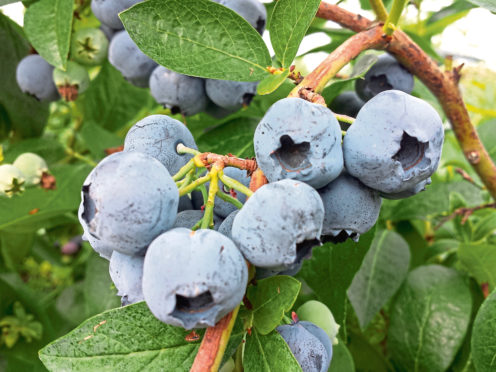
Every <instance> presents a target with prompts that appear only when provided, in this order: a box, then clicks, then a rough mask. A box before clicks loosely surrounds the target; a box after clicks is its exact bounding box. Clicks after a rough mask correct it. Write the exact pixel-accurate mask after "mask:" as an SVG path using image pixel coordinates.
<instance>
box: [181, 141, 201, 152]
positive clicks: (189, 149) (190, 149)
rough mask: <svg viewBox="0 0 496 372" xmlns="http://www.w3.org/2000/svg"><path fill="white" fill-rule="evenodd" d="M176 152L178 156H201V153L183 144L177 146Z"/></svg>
mask: <svg viewBox="0 0 496 372" xmlns="http://www.w3.org/2000/svg"><path fill="white" fill-rule="evenodd" d="M176 151H177V153H178V154H191V155H198V154H200V151H198V150H195V149H192V148H190V147H187V146H185V145H184V144H182V143H178V144H177V147H176Z"/></svg>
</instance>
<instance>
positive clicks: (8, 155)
mask: <svg viewBox="0 0 496 372" xmlns="http://www.w3.org/2000/svg"><path fill="white" fill-rule="evenodd" d="M25 152H34V153H35V154H38V155H39V156H41V157H42V158H43V159H45V161H46V162H47V164H48V165H49V166H50V164H52V163H55V162H58V161H60V159H62V158H63V157H64V156H65V151H64V147H63V146H62V145H61V144H60V143H59V142H58V141H56V140H54V139H48V138H29V139H25V140H23V141H20V142H16V143H13V144H12V145H10V146H9V147H8V149H7V150H6V151H5V162H6V163H13V162H14V161H15V159H16V158H17V157H18V156H19V155H21V154H23V153H25Z"/></svg>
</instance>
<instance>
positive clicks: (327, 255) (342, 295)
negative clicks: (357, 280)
mask: <svg viewBox="0 0 496 372" xmlns="http://www.w3.org/2000/svg"><path fill="white" fill-rule="evenodd" d="M374 234H375V229H372V230H371V231H369V232H368V233H366V234H364V235H362V236H360V241H359V242H358V243H355V242H354V241H352V240H351V239H348V240H347V241H346V242H345V243H340V244H325V245H323V246H320V247H314V248H313V251H312V258H311V259H309V260H306V261H304V263H303V267H302V269H301V271H300V274H299V275H301V277H302V278H303V279H304V280H305V282H306V283H307V284H308V285H309V286H310V288H312V289H313V291H314V292H315V294H316V295H317V296H318V298H319V300H320V301H321V302H323V303H325V304H326V305H327V307H328V308H329V309H330V310H331V312H332V314H333V315H334V319H335V320H336V323H338V324H339V325H341V330H342V331H343V332H344V330H343V328H344V326H343V325H344V319H345V303H346V290H347V289H348V287H349V286H350V284H351V282H352V280H353V277H354V276H355V274H356V272H357V271H358V269H359V268H360V265H361V264H362V261H363V258H364V257H365V254H366V253H367V251H368V249H369V247H370V245H371V243H372V239H373V237H374Z"/></svg>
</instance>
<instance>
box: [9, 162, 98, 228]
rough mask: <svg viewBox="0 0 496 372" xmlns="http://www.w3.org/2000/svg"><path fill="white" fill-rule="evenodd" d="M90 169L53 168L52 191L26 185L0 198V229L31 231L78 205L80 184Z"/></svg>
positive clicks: (67, 166)
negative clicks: (19, 191)
mask: <svg viewBox="0 0 496 372" xmlns="http://www.w3.org/2000/svg"><path fill="white" fill-rule="evenodd" d="M90 170H91V168H90V167H89V166H88V165H77V166H74V165H72V166H71V165H66V166H61V167H59V168H57V169H53V174H54V176H55V178H56V180H57V188H56V189H55V190H44V189H42V188H40V187H33V188H29V189H27V190H26V191H24V192H23V193H22V194H21V195H14V196H13V197H12V198H6V197H0V230H5V231H10V232H19V233H20V232H32V231H36V230H38V229H39V228H42V227H46V224H47V221H49V220H50V219H53V218H59V217H61V216H63V214H65V213H67V212H72V211H74V210H76V209H77V208H78V205H79V203H80V200H81V196H80V193H81V185H82V184H83V181H84V179H85V178H86V176H87V175H88V173H89V171H90Z"/></svg>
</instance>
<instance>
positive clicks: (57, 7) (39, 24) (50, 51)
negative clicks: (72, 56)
mask: <svg viewBox="0 0 496 372" xmlns="http://www.w3.org/2000/svg"><path fill="white" fill-rule="evenodd" d="M73 4H74V1H72V0H40V1H38V2H37V3H35V4H33V5H31V6H30V7H29V8H28V9H27V10H26V14H25V15H24V31H25V32H26V36H27V38H28V39H29V41H30V42H31V44H32V45H33V47H34V48H35V49H36V51H37V52H38V53H39V54H40V56H42V57H43V58H44V59H45V60H46V61H47V62H48V63H50V64H51V65H53V66H55V67H57V68H61V69H63V70H65V68H66V65H67V58H68V55H69V48H70V45H71V29H72V15H73V12H72V7H73Z"/></svg>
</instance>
